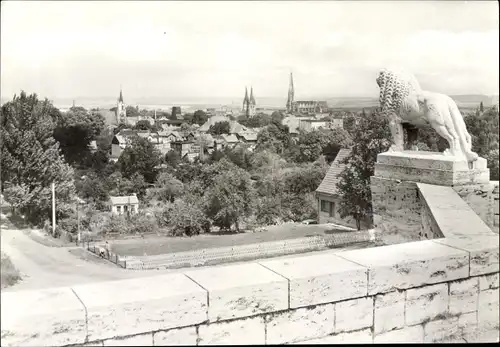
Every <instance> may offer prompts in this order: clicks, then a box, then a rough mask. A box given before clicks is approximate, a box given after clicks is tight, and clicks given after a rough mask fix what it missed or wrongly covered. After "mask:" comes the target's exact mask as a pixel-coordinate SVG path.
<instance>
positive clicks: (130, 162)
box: [118, 136, 161, 183]
mask: <svg viewBox="0 0 500 347" xmlns="http://www.w3.org/2000/svg"><path fill="white" fill-rule="evenodd" d="M160 163H161V153H160V151H159V150H158V149H157V148H155V146H154V145H153V144H152V143H151V142H149V140H148V139H145V138H141V137H137V136H136V137H133V138H132V139H131V143H130V145H129V146H127V147H126V148H125V150H124V151H123V152H122V154H121V155H120V158H119V159H118V164H119V166H120V171H121V173H122V174H123V176H124V177H126V178H130V177H132V175H133V174H135V173H138V174H140V175H142V176H144V179H145V180H146V182H148V183H153V182H154V181H155V180H156V175H157V168H156V167H157V166H158V165H159V164H160Z"/></svg>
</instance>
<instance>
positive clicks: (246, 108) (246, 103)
mask: <svg viewBox="0 0 500 347" xmlns="http://www.w3.org/2000/svg"><path fill="white" fill-rule="evenodd" d="M255 106H256V103H255V97H254V96H253V87H250V97H248V89H247V87H245V98H244V99H243V110H242V111H243V113H244V114H245V116H247V117H253V116H255Z"/></svg>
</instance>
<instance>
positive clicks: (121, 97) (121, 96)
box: [118, 85, 123, 102]
mask: <svg viewBox="0 0 500 347" xmlns="http://www.w3.org/2000/svg"><path fill="white" fill-rule="evenodd" d="M118 101H119V102H123V94H122V86H121V85H120V97H119V98H118Z"/></svg>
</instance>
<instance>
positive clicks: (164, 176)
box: [154, 172, 184, 202]
mask: <svg viewBox="0 0 500 347" xmlns="http://www.w3.org/2000/svg"><path fill="white" fill-rule="evenodd" d="M183 188H184V186H183V184H182V182H181V181H179V180H178V179H176V178H175V177H174V176H173V175H172V174H170V173H166V172H162V173H161V174H160V175H159V176H158V180H157V181H156V183H155V194H154V196H155V197H156V198H157V199H158V200H160V201H163V202H174V200H175V198H176V197H178V196H180V195H181V193H182V192H183Z"/></svg>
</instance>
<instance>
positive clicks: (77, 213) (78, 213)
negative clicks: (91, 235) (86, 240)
mask: <svg viewBox="0 0 500 347" xmlns="http://www.w3.org/2000/svg"><path fill="white" fill-rule="evenodd" d="M79 205H80V201H79V200H76V223H77V225H78V243H77V246H80V242H81V241H82V235H81V233H80V212H79V210H80V209H79V208H78V207H79Z"/></svg>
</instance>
